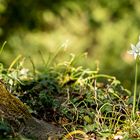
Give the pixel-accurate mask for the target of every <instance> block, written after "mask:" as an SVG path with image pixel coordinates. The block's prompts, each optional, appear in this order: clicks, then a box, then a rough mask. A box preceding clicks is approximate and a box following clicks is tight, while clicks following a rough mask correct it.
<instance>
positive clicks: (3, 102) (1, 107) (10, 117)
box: [0, 81, 63, 140]
mask: <svg viewBox="0 0 140 140" xmlns="http://www.w3.org/2000/svg"><path fill="white" fill-rule="evenodd" d="M0 117H1V118H3V119H5V120H6V121H8V122H9V123H10V125H11V126H12V127H13V128H14V131H17V130H18V132H19V133H20V134H22V135H24V136H26V137H33V138H34V139H37V140H46V139H47V138H48V137H49V136H55V135H59V134H60V133H61V134H62V131H63V129H61V128H59V127H57V126H54V125H52V124H49V123H47V122H44V121H41V120H38V119H36V118H33V117H32V115H31V114H30V113H29V111H28V108H27V106H26V105H25V104H24V103H23V102H21V101H20V100H19V99H18V98H16V97H15V96H14V95H12V94H11V93H10V92H9V91H8V90H7V89H6V88H5V85H4V83H3V82H2V81H0ZM22 122H23V123H22ZM19 128H20V129H19Z"/></svg>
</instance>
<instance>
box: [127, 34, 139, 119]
mask: <svg viewBox="0 0 140 140" xmlns="http://www.w3.org/2000/svg"><path fill="white" fill-rule="evenodd" d="M128 53H129V54H132V55H133V56H134V58H135V60H136V64H135V83H134V93H133V109H132V119H134V120H135V117H136V93H137V77H138V60H139V58H140V36H139V42H138V43H137V44H136V46H135V45H133V44H131V50H130V51H128Z"/></svg>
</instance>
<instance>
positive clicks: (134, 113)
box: [132, 58, 138, 120]
mask: <svg viewBox="0 0 140 140" xmlns="http://www.w3.org/2000/svg"><path fill="white" fill-rule="evenodd" d="M137 59H138V58H136V67H135V83H134V95H133V109H132V119H133V120H135V117H136V116H135V115H136V93H137V77H138V61H137Z"/></svg>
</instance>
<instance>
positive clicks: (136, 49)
mask: <svg viewBox="0 0 140 140" xmlns="http://www.w3.org/2000/svg"><path fill="white" fill-rule="evenodd" d="M128 53H129V54H132V55H133V56H134V58H135V59H136V58H137V57H140V36H139V42H138V43H137V44H136V46H135V45H133V44H131V50H130V51H128Z"/></svg>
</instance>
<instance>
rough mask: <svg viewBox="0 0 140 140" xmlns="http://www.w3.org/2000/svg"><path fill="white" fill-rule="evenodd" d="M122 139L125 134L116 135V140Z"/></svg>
mask: <svg viewBox="0 0 140 140" xmlns="http://www.w3.org/2000/svg"><path fill="white" fill-rule="evenodd" d="M121 139H123V136H121V135H116V136H114V140H121Z"/></svg>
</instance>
